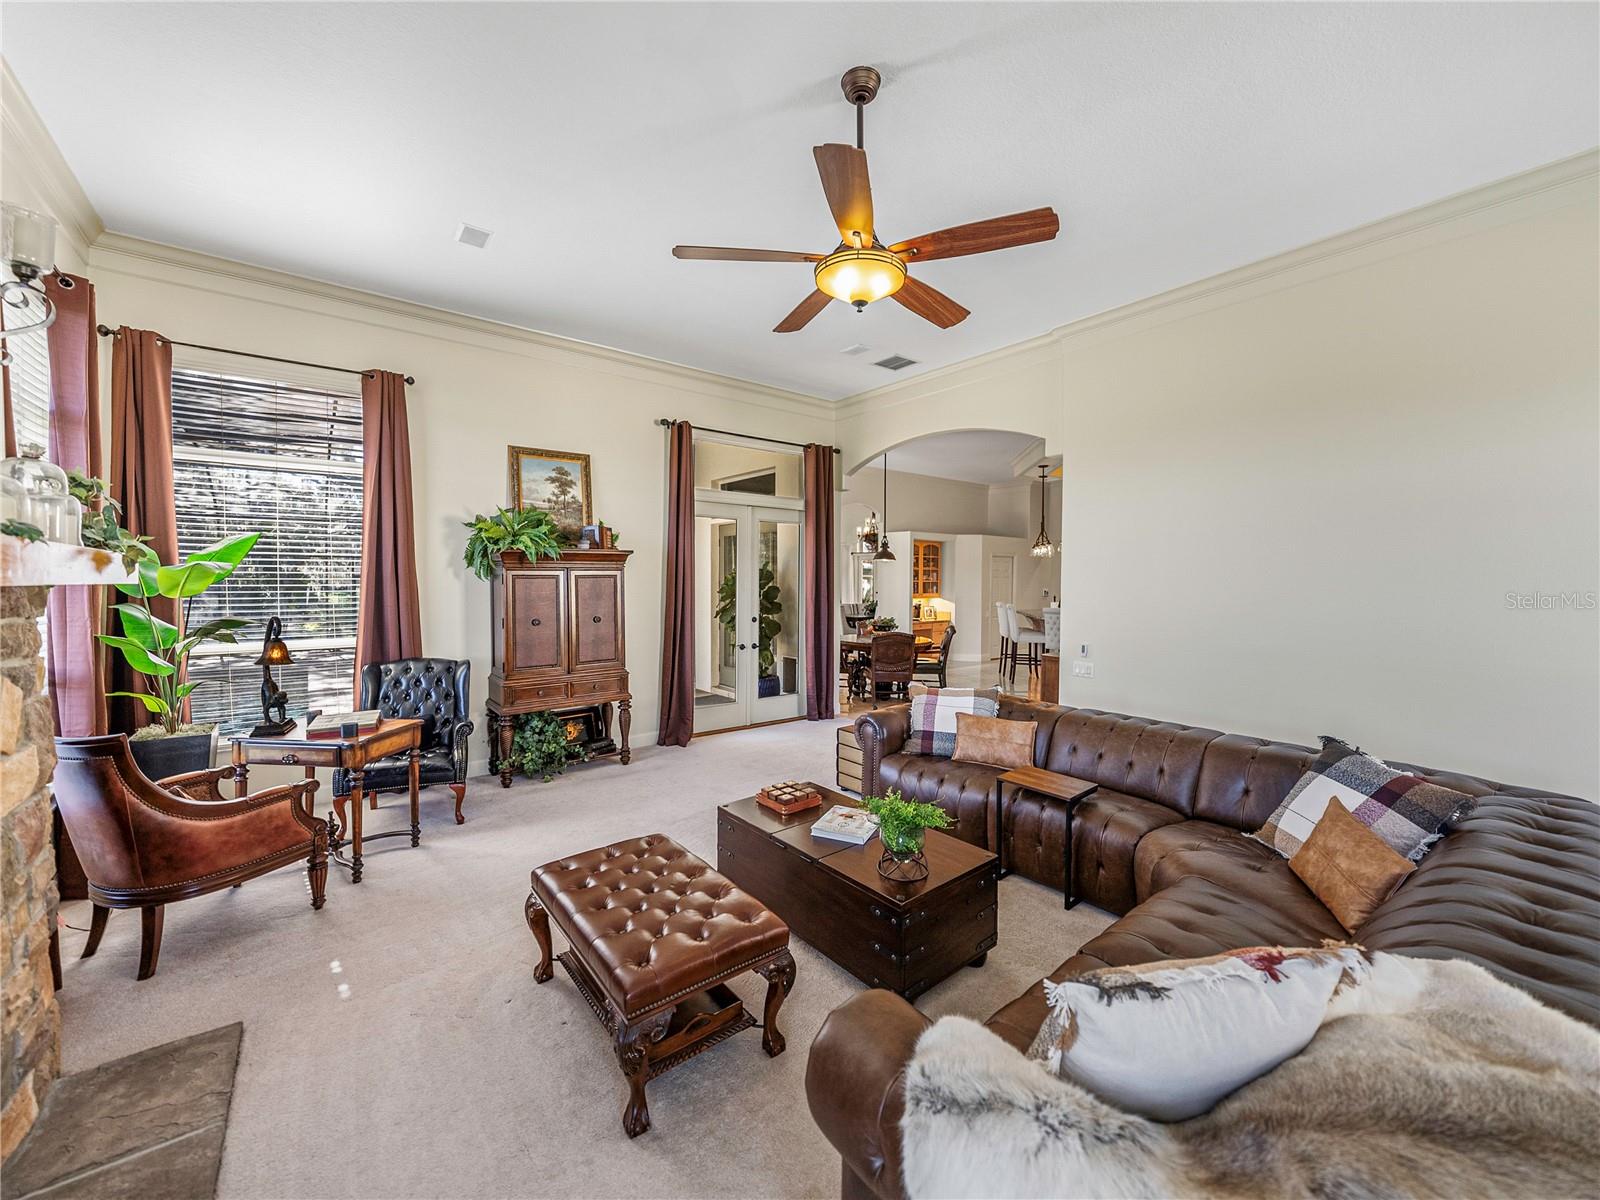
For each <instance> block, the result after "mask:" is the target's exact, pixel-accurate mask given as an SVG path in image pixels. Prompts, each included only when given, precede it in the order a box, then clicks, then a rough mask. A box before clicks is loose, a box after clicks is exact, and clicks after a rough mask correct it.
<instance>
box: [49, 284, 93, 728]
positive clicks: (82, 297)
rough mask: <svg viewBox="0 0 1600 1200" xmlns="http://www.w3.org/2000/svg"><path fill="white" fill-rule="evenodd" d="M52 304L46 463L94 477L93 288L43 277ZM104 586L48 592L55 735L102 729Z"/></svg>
mask: <svg viewBox="0 0 1600 1200" xmlns="http://www.w3.org/2000/svg"><path fill="white" fill-rule="evenodd" d="M44 289H45V292H46V294H48V295H49V297H50V303H51V304H53V305H55V309H56V320H55V324H54V325H52V326H50V333H49V349H50V461H51V462H53V463H55V464H56V465H57V466H59V467H61V468H62V469H63V470H67V471H82V472H83V473H84V474H85V475H98V474H99V473H100V472H101V470H102V469H103V468H102V466H101V461H102V460H101V457H100V347H99V345H98V344H97V343H96V335H95V319H94V285H93V284H92V283H90V282H89V281H88V280H87V279H81V278H79V277H78V276H76V275H61V274H56V275H48V276H46V277H45V280H44ZM104 605H105V596H104V589H103V588H98V587H89V586H87V585H84V584H78V585H75V586H72V587H58V588H52V589H51V591H50V619H49V623H48V629H49V640H48V641H47V642H46V644H45V662H46V669H47V670H48V672H49V678H50V704H51V708H52V709H53V710H54V712H55V718H56V733H58V734H59V735H60V736H62V737H90V736H93V735H95V734H101V733H105V732H106V680H105V654H104V650H105V647H104V646H102V645H101V644H100V643H99V641H97V640H96V639H95V634H97V633H99V632H100V629H101V619H102V617H103V616H104V614H105V607H104Z"/></svg>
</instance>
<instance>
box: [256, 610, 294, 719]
mask: <svg viewBox="0 0 1600 1200" xmlns="http://www.w3.org/2000/svg"><path fill="white" fill-rule="evenodd" d="M292 662H294V659H292V658H290V657H289V647H288V646H285V645H284V644H283V622H282V621H280V620H278V618H277V617H268V618H267V633H266V636H265V637H264V638H263V639H262V641H261V657H260V658H258V659H256V666H258V667H260V668H261V724H259V725H257V726H256V727H255V728H254V729H253V730H251V731H250V736H251V737H277V736H279V735H280V734H285V733H288V732H289V730H291V729H292V728H294V722H293V721H291V720H289V717H288V712H287V709H288V706H289V693H288V692H286V691H284V690H283V689H282V688H280V687H279V686H278V682H277V680H275V679H273V678H272V668H273V667H286V666H288V665H289V664H290V663H292ZM273 709H277V710H278V719H277V720H276V721H274V720H273V719H272V710H273Z"/></svg>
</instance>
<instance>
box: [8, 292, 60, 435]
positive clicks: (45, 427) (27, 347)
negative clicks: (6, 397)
mask: <svg viewBox="0 0 1600 1200" xmlns="http://www.w3.org/2000/svg"><path fill="white" fill-rule="evenodd" d="M6 274H7V277H8V278H9V276H10V272H7V273H6ZM0 310H4V311H0V322H4V321H7V320H9V321H11V322H12V323H13V324H20V323H22V322H24V321H27V320H31V319H32V318H31V317H27V316H19V315H17V314H15V313H13V312H12V311H11V310H10V309H9V308H7V306H5V305H0ZM38 311H39V310H38V308H37V306H35V307H34V309H33V312H34V313H35V314H37V313H38ZM49 334H50V331H49V330H48V329H46V330H44V331H43V332H42V333H25V334H23V335H22V336H21V337H18V338H7V339H6V349H8V350H9V351H11V365H10V366H9V367H7V368H6V371H7V372H8V373H9V375H10V378H11V427H12V429H13V430H14V431H15V432H16V435H17V449H18V450H19V451H20V450H21V449H22V448H23V447H24V446H27V445H29V444H34V445H38V446H41V447H43V448H44V449H45V450H46V451H48V450H49V449H50V351H49V345H48V343H47V342H46V341H45V339H46V338H47V337H48V336H49Z"/></svg>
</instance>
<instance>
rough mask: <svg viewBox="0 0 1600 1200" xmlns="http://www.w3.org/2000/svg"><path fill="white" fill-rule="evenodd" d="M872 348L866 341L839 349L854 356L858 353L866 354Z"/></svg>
mask: <svg viewBox="0 0 1600 1200" xmlns="http://www.w3.org/2000/svg"><path fill="white" fill-rule="evenodd" d="M871 349H872V347H871V346H869V345H867V344H866V343H865V342H857V343H856V344H855V345H854V346H846V347H845V348H844V349H843V350H841V351H839V353H840V354H848V355H850V356H851V357H854V356H855V355H857V354H865V353H866V352H867V351H868V350H871Z"/></svg>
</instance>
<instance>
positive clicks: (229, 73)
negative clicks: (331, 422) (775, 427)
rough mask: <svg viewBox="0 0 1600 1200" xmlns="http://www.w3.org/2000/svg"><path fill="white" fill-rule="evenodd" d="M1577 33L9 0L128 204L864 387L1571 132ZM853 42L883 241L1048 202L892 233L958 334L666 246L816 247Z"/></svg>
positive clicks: (471, 295)
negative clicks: (958, 245) (795, 307)
mask: <svg viewBox="0 0 1600 1200" xmlns="http://www.w3.org/2000/svg"><path fill="white" fill-rule="evenodd" d="M841 46H842V47H845V49H844V51H843V53H842V56H841ZM63 47H68V48H70V58H71V69H70V70H63V69H62V65H61V64H62V56H63ZM596 47H602V48H603V50H604V52H603V53H589V52H586V51H588V50H593V49H594V48H596ZM1597 47H1600V6H1596V5H1593V4H1501V3H1487V4H1465V3H1447V4H1200V3H1174V4H1008V3H993V4H979V3H911V2H908V3H899V4H878V5H873V6H871V7H870V8H863V7H862V6H861V5H859V4H845V3H839V4H832V3H817V4H719V3H704V4H702V3H693V2H684V3H673V4H629V5H627V6H626V7H619V6H618V5H613V4H539V3H524V4H492V3H481V4H480V3H462V4H404V3H368V4H290V3H256V4H142V3H89V4H54V3H29V2H26V0H5V39H4V52H5V57H6V60H7V62H8V63H9V64H10V65H11V67H12V69H13V70H14V71H15V72H16V75H17V78H18V80H19V81H20V83H21V85H22V87H23V90H24V91H26V92H27V94H28V97H29V99H30V100H31V101H32V102H33V104H34V107H36V108H37V109H38V111H39V114H40V116H41V118H42V119H43V121H44V124H45V126H46V128H48V129H49V131H50V133H51V134H52V135H53V136H54V138H55V140H56V142H57V144H58V145H59V146H60V149H61V152H62V154H63V155H64V157H65V159H66V161H67V163H68V165H69V166H71V168H72V170H73V171H74V172H75V173H76V174H77V176H78V178H79V180H80V181H81V182H82V184H83V186H84V190H85V191H86V192H87V194H88V196H89V199H90V200H91V201H92V202H93V204H94V206H95V208H96V210H97V211H98V212H99V214H100V216H101V218H102V219H103V220H104V221H105V224H106V226H107V227H108V228H109V229H111V230H113V231H115V232H118V233H125V234H131V235H134V236H136V237H142V238H148V239H151V240H153V241H156V242H165V243H168V244H171V245H176V246H183V247H186V248H188V249H192V250H196V251H200V252H203V253H209V254H215V255H220V256H222V257H224V258H230V259H236V260H239V261H242V262H248V263H255V264H259V265H261V266H264V267H271V268H275V269H277V270H281V271H288V272H291V273H293V274H296V275H302V276H306V277H309V278H313V279H321V280H326V281H328V282H331V283H335V284H341V285H344V286H347V287H354V288H361V289H365V290H366V291H369V292H374V293H378V294H381V295H384V296H394V297H400V298H403V299H407V300H412V301H415V302H418V303H421V304H428V305H433V306H435V307H437V308H442V309H447V310H450V311H452V312H459V313H467V314H471V315H473V316H478V317H485V318H488V319H491V320H497V321H505V322H509V323H511V324H513V325H517V326H521V327H524V328H529V329H537V330H542V331H545V332H548V333H552V334H556V335H559V336H564V337H570V338H576V339H579V340H582V341H585V342H589V343H593V344H598V345H603V346H614V347H618V348H620V349H622V350H626V351H630V352H633V353H636V354H642V355H647V356H650V357H652V358H656V359H663V360H667V361H670V362H678V363H686V364H688V365H690V366H694V367H699V368H701V369H704V370H709V371H716V372H719V373H721V374H724V375H729V376H734V377H737V378H741V379H749V380H754V381H757V382H760V383H764V384H770V385H774V386H777V387H783V388H790V389H793V390H795V391H798V392H802V393H805V394H808V395H813V396H822V397H828V398H834V397H841V396H847V395H853V394H855V393H858V392H860V391H861V390H862V389H863V387H864V386H866V381H864V380H863V378H862V373H863V368H864V367H866V366H867V365H869V361H866V360H864V361H856V360H854V359H853V358H852V357H850V356H848V355H842V354H837V353H835V352H834V350H835V348H836V347H839V346H845V345H849V344H851V343H855V342H862V343H865V344H867V345H871V346H875V347H879V348H881V347H885V346H892V347H894V351H895V352H896V353H897V354H901V355H904V356H905V357H907V358H914V359H917V360H918V362H919V363H920V364H921V365H922V367H923V369H930V368H937V367H942V366H945V365H948V364H950V363H954V362H958V361H961V360H963V359H967V358H971V357H973V356H975V355H979V354H983V353H986V352H988V351H992V350H997V349H999V348H1001V347H1003V346H1008V345H1012V344H1014V343H1017V342H1020V341H1024V340H1026V339H1028V338H1032V337H1036V336H1038V335H1040V334H1043V333H1047V332H1048V331H1050V330H1052V329H1055V328H1057V327H1059V326H1061V325H1063V324H1065V323H1067V322H1070V321H1074V320H1078V319H1081V318H1084V317H1088V316H1091V315H1093V314H1095V313H1100V312H1104V311H1106V310H1108V309H1112V308H1116V307H1117V306H1119V305H1122V304H1127V303H1129V302H1131V301H1135V300H1139V299H1141V298H1143V297H1147V296H1152V295H1155V294H1157V293H1160V292H1163V291H1166V290H1168V289H1170V288H1174V287H1178V286H1181V285H1183V284H1187V283H1192V282H1194V281H1195V280H1198V279H1203V278H1206V277H1209V276H1212V275H1216V274H1218V273H1219V272H1223V271H1227V270H1230V269H1232V268H1235V267H1240V266H1243V265H1245V264H1247V263H1251V262H1256V261H1258V260H1260V259H1263V258H1267V257H1269V256H1271V255H1274V254H1278V253H1281V252H1283V251H1285V250H1290V249H1293V248H1294V247H1296V246H1303V245H1305V244H1306V243H1308V242H1312V241H1315V240H1316V239H1318V238H1323V237H1327V236H1330V235H1332V234H1336V233H1340V232H1343V231H1345V230H1348V229H1353V228H1355V227H1357V226H1360V225H1363V224H1366V223H1368V222H1371V221H1375V220H1378V219H1380V218H1383V217H1386V216H1389V215H1392V214H1394V213H1397V212H1402V211H1404V210H1407V209H1410V208H1415V207H1416V206H1418V205H1421V204H1426V203H1428V202H1429V201H1432V200H1437V199H1439V198H1441V197H1444V196H1448V195H1452V194H1454V193H1457V192H1461V191H1464V190H1466V189H1468V188H1473V187H1477V186H1479V185H1482V184H1484V183H1488V182H1490V181H1492V180H1496V179H1503V178H1505V177H1506V176H1508V175H1513V174H1516V173H1517V172H1520V171H1525V170H1528V169H1530V168H1532V167H1536V166H1540V165H1542V164H1544V163H1548V162H1553V161H1555V160H1556V159H1560V158H1566V157H1568V156H1570V155H1573V154H1577V153H1581V152H1583V151H1586V150H1589V149H1592V148H1593V147H1594V146H1596V145H1600V113H1597V111H1596V105H1595V103H1594V97H1595V96H1596V94H1600V66H1597ZM852 62H862V63H872V64H873V65H874V66H876V68H877V69H878V71H880V72H881V73H882V76H883V88H882V91H881V92H880V93H879V95H878V98H877V99H876V100H875V101H874V102H873V103H872V105H871V106H870V110H869V113H868V116H869V117H870V120H871V128H870V129H868V130H867V135H868V138H869V141H868V142H867V148H868V151H869V152H870V154H871V156H872V200H873V205H874V208H875V210H876V211H877V212H878V214H879V217H880V219H881V220H883V221H884V222H888V221H889V220H890V219H891V217H892V219H893V221H894V222H895V228H894V229H893V230H892V231H890V232H889V233H888V235H887V236H885V237H884V238H883V240H884V241H886V242H888V243H889V244H891V245H892V244H894V239H896V238H900V237H904V236H906V235H907V234H908V233H909V234H915V233H918V232H920V231H921V230H922V229H940V228H945V227H949V226H953V225H960V224H962V223H963V222H968V221H975V220H977V219H979V218H983V217H988V216H991V215H993V214H994V213H997V212H1018V211H1024V210H1026V209H1028V208H1030V207H1034V206H1036V205H1038V204H1040V203H1051V204H1053V205H1055V207H1056V209H1057V210H1058V211H1059V212H1060V213H1061V214H1062V215H1063V218H1064V219H1065V222H1066V229H1065V230H1064V233H1063V235H1062V236H1060V237H1058V238H1056V240H1055V241H1053V242H1047V243H1043V244H1041V245H1036V246H1030V247H1028V248H1026V249H1024V250H1017V251H1009V252H1006V253H1004V254H993V255H984V256H979V257H976V258H957V259H950V260H948V261H945V262H938V263H928V264H927V265H926V272H924V271H923V269H922V268H921V267H920V266H919V264H918V263H917V262H915V261H913V262H912V263H911V264H910V267H909V274H910V275H911V276H912V278H917V277H919V276H921V275H923V274H926V275H927V277H928V279H929V280H930V281H931V282H933V283H935V284H936V286H937V287H938V288H939V290H940V291H944V292H948V294H949V295H951V296H953V297H955V298H956V299H958V300H959V301H960V302H961V304H962V305H963V306H964V307H966V308H969V309H971V311H972V315H971V316H970V317H968V318H967V319H966V320H964V321H962V322H961V323H960V324H959V325H956V326H954V327H953V328H950V329H943V330H941V329H937V328H935V327H934V326H933V325H931V324H929V323H928V322H926V321H924V320H922V319H921V318H920V317H918V316H916V315H915V314H914V313H912V312H911V311H910V310H908V309H906V308H905V307H903V306H902V305H900V304H899V303H896V302H894V301H889V302H888V303H877V304H869V305H868V306H867V309H866V311H865V312H862V313H855V312H852V311H851V310H850V309H849V308H848V307H847V306H845V305H843V304H831V303H830V304H829V305H827V307H826V310H825V311H823V312H822V313H820V314H818V315H817V316H816V317H815V318H814V319H813V320H812V322H811V323H810V324H809V325H808V326H807V327H806V329H805V331H804V332H803V333H797V334H792V335H789V336H787V337H776V336H774V335H773V334H772V333H771V332H769V331H770V329H771V327H772V324H773V319H772V318H776V317H777V316H778V315H780V314H781V313H782V312H783V311H784V309H785V308H786V307H788V305H790V304H792V303H793V302H794V300H798V299H799V298H800V296H801V295H803V294H804V293H805V292H806V291H807V290H808V288H809V287H810V286H812V285H813V279H812V277H811V276H810V275H809V274H807V273H806V272H807V271H809V270H810V268H811V264H797V265H794V266H792V267H786V266H782V265H776V266H772V267H770V268H763V267H761V266H751V265H748V264H744V263H723V262H699V263H683V262H678V261H675V260H674V259H673V258H671V257H670V256H669V255H668V254H667V253H665V248H666V247H668V246H671V245H672V244H673V243H674V242H676V241H680V240H694V241H704V242H715V243H718V244H722V245H730V246H764V245H771V246H793V247H800V248H807V247H818V248H822V247H832V246H833V245H835V244H836V243H837V240H838V238H839V233H838V229H837V227H836V226H835V225H834V223H833V222H832V221H831V220H830V219H829V217H830V214H829V211H828V209H827V208H826V207H824V206H823V204H822V203H821V202H820V201H821V197H820V196H819V195H818V192H819V188H818V183H817V179H818V177H817V170H816V165H815V163H814V162H813V161H812V160H811V158H810V156H809V155H808V154H807V153H806V148H807V147H810V146H815V145H819V144H822V143H824V142H827V141H830V140H832V141H839V142H844V141H847V140H853V138H850V137H849V136H848V135H849V134H851V133H853V132H854V130H853V129H850V128H849V125H848V123H849V122H850V121H851V118H852V116H853V113H852V111H851V110H850V109H848V108H846V107H845V106H844V105H843V104H842V103H841V100H842V98H841V95H840V91H839V85H838V83H837V82H836V81H837V79H838V76H839V72H840V71H841V70H842V69H843V68H844V67H846V66H849V65H850V64H851V63H852ZM152 64H157V65H158V67H159V69H154V70H153V69H152V68H151V65H152ZM352 64H367V65H368V66H372V65H373V64H381V67H382V69H381V70H380V69H361V70H360V71H359V75H360V79H359V83H360V86H359V87H352V86H351V80H352V75H351V71H352ZM418 80H427V86H426V87H418V86H417V81H418ZM196 97H203V98H204V102H203V103H197V102H196V99H195V98H196ZM108 114H114V115H115V118H116V119H115V120H111V119H108ZM486 115H492V118H493V119H485V117H486ZM129 128H138V129H143V130H153V131H156V132H157V134H158V136H152V137H143V138H129V137H128V136H127V130H128V129H129ZM507 213H509V214H513V216H512V217H506V216H503V215H502V214H507ZM464 217H465V218H467V219H472V218H476V219H478V220H482V221H487V220H493V221H495V222H496V224H495V226H494V228H495V229H496V233H495V237H494V240H493V241H492V242H491V243H490V244H491V245H493V246H494V248H495V253H494V254H489V253H488V252H487V251H484V252H483V253H481V254H474V255H472V256H467V255H465V254H463V249H462V247H461V246H460V245H459V244H458V243H456V242H455V241H454V240H453V235H454V232H455V230H456V228H457V225H458V223H459V222H460V221H461V220H463V218H464ZM513 220H514V222H515V227H514V228H513V226H512V225H511V224H509V223H508V222H510V221H513ZM906 220H912V221H916V222H918V224H917V225H916V226H914V227H911V228H904V227H901V225H900V222H902V221H906ZM923 222H925V224H923ZM464 267H469V268H470V269H463V268H464ZM935 270H937V272H938V274H937V276H935V275H934V274H933V272H934V271H935ZM790 271H793V272H794V276H793V285H794V287H795V293H794V295H793V298H792V299H791V298H790V296H789V295H788V294H785V293H783V291H782V289H783V287H784V286H786V285H785V284H784V283H783V279H784V278H786V277H788V276H786V273H787V272H790ZM763 318H768V319H763ZM166 332H168V333H170V334H171V335H172V336H174V337H182V336H183V332H182V331H181V330H178V329H170V330H167V331H166ZM202 340H203V339H202ZM284 353H285V354H286V355H287V356H288V357H305V356H304V355H296V354H295V353H294V352H293V351H292V350H291V349H287V348H286V349H285V350H284ZM879 357H882V354H880V355H879ZM869 379H870V380H871V381H872V382H888V381H889V377H888V376H887V375H885V374H882V373H881V372H877V371H874V372H871V373H869ZM891 461H892V459H891Z"/></svg>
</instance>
